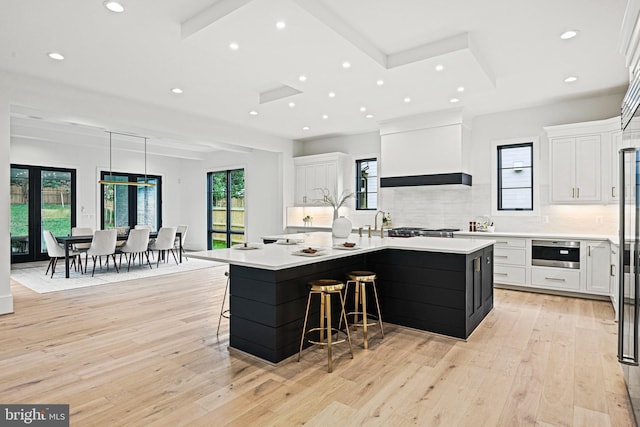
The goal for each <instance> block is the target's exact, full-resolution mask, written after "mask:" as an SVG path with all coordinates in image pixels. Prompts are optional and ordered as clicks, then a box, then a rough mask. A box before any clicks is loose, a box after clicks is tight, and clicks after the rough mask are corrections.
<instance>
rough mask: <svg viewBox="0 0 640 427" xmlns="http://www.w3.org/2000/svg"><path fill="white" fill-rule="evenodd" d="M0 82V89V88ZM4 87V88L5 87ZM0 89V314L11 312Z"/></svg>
mask: <svg viewBox="0 0 640 427" xmlns="http://www.w3.org/2000/svg"><path fill="white" fill-rule="evenodd" d="M2 86H3V85H2V84H1V82H0V89H2ZM5 89H6V88H5ZM3 92H4V93H7V91H6V90H0V224H2V225H1V226H0V251H1V252H0V253H4V254H5V255H4V256H0V314H6V313H13V295H11V283H10V279H9V276H10V273H11V239H10V235H9V224H10V218H9V217H10V209H11V199H10V196H9V185H10V184H9V170H10V165H11V161H10V159H9V155H10V148H11V138H10V131H9V99H8V98H7V97H6V96H4V95H2V93H3Z"/></svg>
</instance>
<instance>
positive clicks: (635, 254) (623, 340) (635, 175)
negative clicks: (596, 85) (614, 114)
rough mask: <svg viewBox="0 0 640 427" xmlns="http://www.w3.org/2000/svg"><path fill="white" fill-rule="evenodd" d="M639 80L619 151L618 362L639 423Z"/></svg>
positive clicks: (626, 106)
mask: <svg viewBox="0 0 640 427" xmlns="http://www.w3.org/2000/svg"><path fill="white" fill-rule="evenodd" d="M639 105H640V79H634V80H633V81H632V82H631V84H630V86H629V90H628V91H627V93H626V95H625V97H624V100H623V104H622V111H621V120H622V121H621V126H622V130H623V132H622V147H627V148H621V149H620V150H619V152H618V156H619V172H620V181H619V182H618V188H619V200H620V214H619V221H620V226H619V233H620V234H619V243H620V250H619V251H618V253H619V256H620V259H619V261H618V281H619V282H618V285H619V288H618V292H619V293H618V361H619V362H620V363H621V366H622V370H623V372H624V379H625V382H626V386H627V390H628V392H629V398H630V400H631V405H632V407H633V412H634V416H635V419H636V424H637V423H638V421H639V420H640V367H639V366H638V363H639V354H638V345H639V342H640V338H639V329H638V326H639V321H640V301H639V300H638V298H639V297H640V149H638V148H635V147H640V111H639V110H640V109H639V108H638V106H639Z"/></svg>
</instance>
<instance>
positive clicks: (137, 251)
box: [120, 228, 151, 271]
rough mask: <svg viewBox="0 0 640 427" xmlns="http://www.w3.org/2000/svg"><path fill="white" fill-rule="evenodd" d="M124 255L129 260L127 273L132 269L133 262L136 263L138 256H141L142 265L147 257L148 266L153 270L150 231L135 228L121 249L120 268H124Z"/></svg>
mask: <svg viewBox="0 0 640 427" xmlns="http://www.w3.org/2000/svg"><path fill="white" fill-rule="evenodd" d="M122 254H124V257H125V258H126V260H127V271H129V269H130V268H131V262H135V260H136V256H137V255H140V263H141V264H142V262H144V256H145V255H146V257H147V264H149V268H151V263H150V262H149V229H148V228H135V229H133V230H131V231H129V236H128V237H127V241H126V242H125V243H124V245H122V246H121V247H120V267H121V268H122Z"/></svg>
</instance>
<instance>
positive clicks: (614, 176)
mask: <svg viewBox="0 0 640 427" xmlns="http://www.w3.org/2000/svg"><path fill="white" fill-rule="evenodd" d="M621 148H622V131H617V132H612V134H611V150H609V155H610V162H609V164H610V166H609V185H608V186H607V188H606V192H607V198H608V200H609V201H610V202H617V201H618V200H620V199H619V198H618V194H619V193H620V188H618V182H619V181H620V155H619V154H618V153H619V151H620V149H621Z"/></svg>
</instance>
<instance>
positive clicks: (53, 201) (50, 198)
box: [10, 165, 76, 262]
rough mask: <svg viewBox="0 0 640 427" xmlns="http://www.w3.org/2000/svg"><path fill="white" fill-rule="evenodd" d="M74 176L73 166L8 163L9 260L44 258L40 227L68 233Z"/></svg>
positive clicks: (72, 222)
mask: <svg viewBox="0 0 640 427" xmlns="http://www.w3.org/2000/svg"><path fill="white" fill-rule="evenodd" d="M75 179H76V171H75V170H74V169H61V168H49V167H41V166H27V165H11V181H10V185H11V190H10V192H11V226H10V233H11V262H27V261H37V260H43V259H47V253H46V252H47V248H46V245H45V243H44V239H43V236H42V231H43V230H50V231H52V232H53V234H54V235H56V236H67V235H69V234H70V233H71V227H73V226H75V223H76V216H75V204H76V196H75V184H76V182H75Z"/></svg>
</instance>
